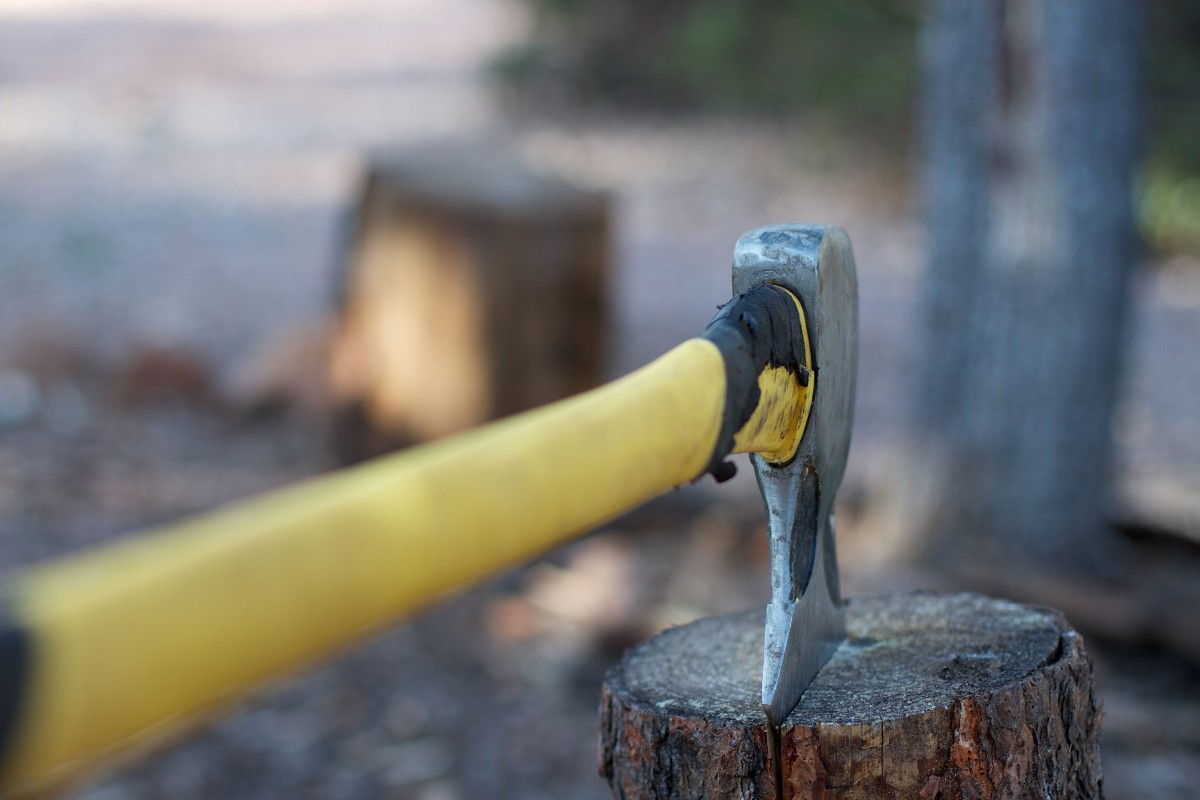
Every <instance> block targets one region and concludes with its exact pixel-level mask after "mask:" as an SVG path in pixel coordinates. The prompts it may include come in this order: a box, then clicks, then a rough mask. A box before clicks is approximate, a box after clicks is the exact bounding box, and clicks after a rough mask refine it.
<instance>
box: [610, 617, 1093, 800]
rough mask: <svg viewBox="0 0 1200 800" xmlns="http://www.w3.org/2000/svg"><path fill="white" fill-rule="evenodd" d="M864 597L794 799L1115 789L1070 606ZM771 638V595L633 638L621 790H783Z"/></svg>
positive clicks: (794, 720) (795, 767) (763, 794)
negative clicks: (771, 752) (1106, 785)
mask: <svg viewBox="0 0 1200 800" xmlns="http://www.w3.org/2000/svg"><path fill="white" fill-rule="evenodd" d="M847 613H848V619H847V622H848V630H849V639H848V640H847V642H846V643H845V644H844V645H842V647H841V648H840V649H839V650H838V651H837V653H836V654H835V655H834V656H833V658H832V660H830V662H829V663H828V664H827V665H826V667H825V668H824V669H823V670H822V671H821V672H820V674H819V675H818V676H817V678H816V680H815V681H814V683H813V684H812V686H810V687H809V689H808V690H807V691H806V692H805V694H804V696H803V697H802V698H801V700H800V705H799V706H797V708H796V710H795V711H793V712H792V714H791V716H790V717H789V718H788V721H787V724H786V725H785V726H784V727H783V730H782V732H781V752H782V754H783V755H782V758H781V763H780V764H779V765H778V766H779V775H780V776H781V779H782V782H783V784H784V786H785V787H786V789H785V791H784V793H783V794H784V796H785V797H787V798H790V800H804V799H806V798H839V800H857V799H858V798H864V799H865V798H881V797H897V798H900V797H904V798H910V797H911V798H939V800H953V798H1012V799H1013V800H1016V799H1017V798H1030V799H1031V800H1032V799H1033V798H1038V799H1039V800H1044V799H1045V798H1050V800H1062V799H1064V798H1098V797H1100V760H1099V752H1098V743H1099V735H1100V713H1099V709H1098V707H1097V704H1096V699H1095V697H1094V695H1093V694H1092V683H1091V662H1090V660H1089V659H1088V657H1087V654H1086V652H1085V651H1084V648H1083V641H1082V639H1081V638H1080V637H1079V635H1078V634H1076V633H1075V632H1074V631H1072V630H1071V629H1070V628H1069V627H1068V625H1067V624H1066V622H1065V620H1064V619H1063V618H1062V617H1061V616H1060V615H1058V614H1057V613H1055V612H1052V611H1048V610H1046V609H1035V608H1029V607H1026V606H1020V605H1016V604H1012V603H1007V602H1003V601H998V600H990V599H988V598H984V597H981V596H979V595H946V596H938V595H931V594H911V595H892V596H887V597H875V598H855V599H852V600H851V601H850V602H849V603H848V605H847ZM762 637H763V615H762V612H761V611H753V612H746V613H742V614H732V615H726V616H721V617H711V618H709V619H705V620H701V621H699V622H697V623H693V624H691V625H687V626H684V627H681V628H673V629H671V630H668V631H666V632H665V633H662V634H660V635H659V636H657V637H655V638H654V639H652V640H650V641H649V642H647V643H645V644H643V645H640V646H638V647H635V648H634V649H632V650H630V651H629V652H628V653H626V655H625V657H624V658H623V659H622V661H621V663H620V664H619V665H618V666H616V667H615V668H614V669H613V670H611V671H610V672H609V674H608V675H607V676H606V678H605V681H604V689H603V699H602V706H601V723H600V726H601V731H600V736H601V742H600V747H601V752H600V772H601V774H602V775H603V776H604V777H605V778H607V779H608V781H609V784H610V786H611V787H612V790H613V794H614V796H616V797H619V798H623V799H624V800H634V799H635V798H656V800H674V799H676V798H679V799H682V798H708V799H709V800H716V799H717V798H740V799H741V800H755V799H756V798H764V799H765V798H778V797H779V794H778V793H777V791H776V784H775V766H776V765H774V764H770V763H768V758H767V752H768V747H767V736H768V733H767V730H766V718H765V716H764V714H763V711H762V705H761V701H760V689H759V678H760V675H761V665H762V662H761V659H762Z"/></svg>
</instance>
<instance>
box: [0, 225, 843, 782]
mask: <svg viewBox="0 0 1200 800" xmlns="http://www.w3.org/2000/svg"><path fill="white" fill-rule="evenodd" d="M734 290H735V292H737V294H736V295H735V296H734V298H733V299H732V300H731V301H730V302H729V303H728V304H726V305H725V306H724V307H723V308H722V309H721V311H720V312H719V313H718V314H717V316H716V317H715V318H714V319H713V321H712V323H710V325H709V326H708V328H707V330H706V331H705V332H704V333H703V334H702V335H701V336H699V337H697V338H695V339H691V340H688V341H686V342H684V343H683V344H681V345H679V346H678V347H676V348H675V349H673V350H671V351H670V352H668V353H667V354H666V355H664V356H662V357H661V358H659V359H658V360H656V361H654V362H652V363H651V364H649V365H647V366H646V367H643V368H642V369H640V370H638V371H636V372H634V373H632V374H630V375H628V376H626V377H624V378H621V379H619V380H617V381H614V382H613V383H611V384H608V385H606V386H603V387H600V388H599V389H595V390H593V391H591V392H587V393H585V394H582V395H579V396H577V397H574V398H570V399H567V400H564V401H562V402H559V403H555V404H552V405H549V406H546V407H543V408H541V409H536V410H534V411H531V412H527V413H524V414H521V415H517V416H515V417H512V418H510V419H508V420H503V421H500V422H497V423H493V424H491V425H487V426H484V427H482V428H479V429H476V430H474V431H470V432H467V433H465V434H462V435H459V436H456V437H453V438H450V439H447V440H443V441H440V442H436V443H433V444H430V445H426V446H423V447H419V448H414V449H412V450H408V451H405V452H402V453H399V454H396V455H392V456H386V457H384V458H380V459H377V460H375V461H372V462H369V463H366V464H363V465H360V466H357V467H353V468H350V469H346V470H343V471H341V472H338V473H334V474H331V475H327V476H323V477H318V478H314V479H311V480H308V481H305V482H302V483H300V484H297V485H295V486H292V487H289V488H286V489H283V490H280V491H277V492H274V493H272V494H268V495H265V496H262V497H259V498H254V499H250V500H247V501H243V502H240V503H237V504H234V505H232V506H229V507H227V508H224V509H220V510H217V511H214V512H211V513H208V514H205V515H202V516H199V517H195V518H192V519H190V520H185V521H183V522H180V523H177V524H173V525H170V526H168V527H166V528H163V529H161V530H158V531H151V532H149V533H146V534H141V535H138V536H134V537H129V538H127V539H125V540H122V541H119V542H117V543H115V544H112V545H109V546H106V547H103V548H100V549H97V550H95V551H92V552H88V553H83V554H80V555H75V556H69V557H67V558H64V559H61V560H58V561H52V562H49V563H46V564H44V565H40V566H35V567H33V568H30V569H28V570H26V571H24V572H23V573H20V574H17V575H15V576H14V577H12V578H11V579H10V580H9V581H8V584H7V586H6V587H5V593H4V598H5V602H4V617H3V624H2V625H0V793H5V792H21V791H25V790H32V791H36V790H39V789H44V788H47V787H53V786H55V785H59V784H60V783H62V782H63V781H64V780H67V779H68V778H70V777H71V776H72V775H74V774H75V773H76V772H78V771H80V770H82V769H86V768H87V767H88V766H89V765H92V764H94V763H96V762H99V761H103V760H105V759H107V758H110V757H112V756H114V755H116V754H119V753H121V752H123V751H126V750H129V749H131V748H136V747H138V746H144V745H146V744H147V743H150V742H153V741H154V740H155V739H156V738H158V737H160V736H162V735H163V734H164V733H166V732H169V731H172V730H175V729H178V728H179V727H181V726H182V725H184V724H185V723H186V722H187V721H188V720H190V719H195V718H197V717H202V716H203V715H204V714H205V713H206V712H211V711H213V710H216V709H219V708H221V707H224V706H225V705H228V704H229V703H230V702H231V701H232V700H235V699H236V698H237V697H239V696H241V695H243V694H245V693H247V692H249V691H251V690H252V689H254V688H255V687H257V686H259V685H261V684H263V683H264V682H266V681H267V680H269V679H271V678H272V677H275V676H277V675H280V674H284V673H287V672H289V671H292V670H295V669H297V668H299V667H302V666H305V665H308V664H311V663H313V662H315V661H318V660H320V659H321V658H322V657H325V656H327V655H329V654H332V653H334V652H336V651H338V650H340V649H342V648H344V647H346V646H348V645H350V644H352V643H353V642H355V641H357V640H359V639H361V638H362V637H364V636H365V635H367V634H369V633H371V632H373V631H375V630H378V629H380V628H382V627H384V626H386V625H389V624H392V623H394V622H396V621H397V620H400V619H403V618H404V617H405V616H407V615H411V614H412V613H413V612H415V611H417V610H419V609H420V608H422V607H423V606H426V605H428V604H430V603H432V602H433V601H435V600H436V599H438V598H439V597H442V596H444V595H446V594H448V593H450V592H453V591H454V590H456V589H459V588H462V587H464V586H467V585H470V584H471V583H473V582H475V581H478V580H480V579H482V578H484V577H487V576H489V575H492V574H495V573H497V572H499V571H501V570H504V569H506V568H509V567H513V566H516V565H519V564H521V563H524V562H526V561H528V560H529V559H532V558H534V557H536V556H538V555H539V554H541V553H544V552H546V551H547V550H549V549H551V548H553V547H555V546H557V545H559V544H562V543H564V542H566V541H568V540H569V539H571V538H573V537H574V536H577V535H579V534H581V533H583V532H585V531H587V530H589V529H591V528H593V527H595V526H596V525H598V524H600V523H602V522H604V521H606V520H608V519H610V518H612V517H613V516H615V515H617V514H619V513H621V512H624V511H626V510H628V509H630V508H633V507H634V506H636V505H638V504H640V503H642V502H644V501H646V500H649V499H650V498H652V497H654V496H656V495H658V494H660V493H662V492H664V491H666V490H669V489H671V488H673V487H676V486H679V485H681V484H684V483H687V482H689V481H692V480H695V479H696V478H698V477H700V476H703V475H704V474H705V473H708V472H711V473H712V474H713V475H714V476H715V477H717V479H718V480H723V479H724V478H727V477H729V476H730V475H731V474H732V470H733V467H732V464H730V463H728V462H727V461H726V460H725V459H726V457H727V456H728V455H730V454H731V453H742V452H746V453H753V454H755V455H754V457H753V458H754V468H755V472H756V475H757V477H758V481H759V485H760V487H761V489H762V492H763V496H764V500H765V503H766V506H767V512H768V523H769V528H770V536H771V565H772V568H771V592H772V594H771V602H770V604H769V606H768V609H767V615H766V646H765V653H764V668H763V704H764V710H765V713H766V716H767V719H768V721H769V723H770V726H771V729H772V731H774V732H776V734H777V731H778V727H779V726H780V725H781V724H782V723H783V721H784V719H785V718H786V716H787V714H788V713H789V712H790V711H791V709H792V708H793V707H794V706H795V705H796V702H797V701H798V700H799V698H800V695H801V693H802V692H803V691H804V689H805V687H806V686H807V685H808V683H809V682H810V681H811V680H812V678H813V676H815V674H816V673H817V671H818V670H819V669H820V667H821V665H822V664H823V663H824V662H825V660H827V659H828V658H829V656H830V655H831V653H832V651H833V649H834V648H835V647H836V645H837V642H838V641H839V640H840V639H841V638H843V637H844V633H843V630H844V627H843V623H842V616H841V606H840V601H839V597H838V589H837V586H838V582H837V567H836V564H835V562H834V555H833V521H832V503H833V497H834V493H835V491H836V489H837V485H838V483H839V482H840V480H841V475H842V471H843V469H844V466H845V459H846V448H847V444H848V440H849V431H850V424H851V418H852V415H853V401H854V375H855V359H856V330H857V319H856V315H857V311H856V308H857V306H856V282H855V275H854V259H853V255H852V253H851V249H850V243H849V239H848V238H847V237H846V234H845V232H844V231H842V230H841V229H839V228H833V227H824V226H816V225H782V226H774V227H770V228H762V229H759V230H755V231H751V232H750V233H748V234H746V235H745V236H744V237H742V239H741V240H740V241H739V243H738V245H737V249H736V251H735V254H734ZM775 738H776V739H777V735H776V737H775Z"/></svg>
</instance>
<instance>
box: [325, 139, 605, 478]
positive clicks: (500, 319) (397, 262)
mask: <svg viewBox="0 0 1200 800" xmlns="http://www.w3.org/2000/svg"><path fill="white" fill-rule="evenodd" d="M608 245H609V243H608V202H607V196H606V195H605V194H604V193H601V192H595V191H585V190H582V189H579V188H577V187H574V186H572V185H569V184H567V183H565V182H563V181H560V180H557V179H554V178H551V177H548V176H545V175H543V174H539V173H535V172H534V171H532V170H531V169H529V168H527V167H525V166H524V165H522V163H521V162H520V161H519V160H517V159H516V158H515V157H514V156H512V155H511V154H506V153H505V152H504V151H503V150H496V149H495V148H490V149H489V148H484V147H479V146H469V145H462V146H452V147H447V146H442V147H436V148H431V149H418V150H414V151H412V152H409V153H407V154H402V155H390V156H386V157H378V158H376V159H374V160H373V161H372V162H371V163H370V165H369V167H368V169H367V175H366V180H365V183H364V187H363V190H362V195H361V199H360V201H359V204H358V210H357V219H356V221H355V225H354V230H353V235H352V237H351V241H350V243H349V247H348V251H347V253H346V255H345V257H344V268H343V273H342V276H341V279H340V287H339V299H338V305H339V323H340V324H339V329H338V331H337V332H336V334H335V337H334V345H333V348H332V375H333V382H334V386H335V392H336V394H337V396H338V397H339V398H341V403H340V405H341V408H340V410H339V412H338V414H337V416H338V418H339V425H338V426H337V428H338V430H337V432H336V433H335V436H336V438H337V440H338V441H337V444H338V448H339V450H340V451H341V452H342V453H343V455H344V456H346V457H347V458H348V459H349V460H355V459H357V458H361V457H367V456H371V455H377V454H379V453H381V452H383V451H386V450H389V449H393V448H394V447H396V446H400V445H405V444H412V443H415V442H419V441H425V440H429V439H433V438H437V437H440V436H443V435H447V434H451V433H455V432H458V431H460V430H463V429H465V428H469V427H471V426H474V425H476V424H479V423H481V422H484V421H487V420H490V419H495V418H497V417H501V416H505V415H508V414H512V413H515V412H517V411H523V410H525V409H528V408H532V407H534V406H537V405H541V404H544V403H548V402H551V401H553V400H557V399H560V398H562V397H566V396H568V395H571V394H575V393H578V392H581V391H584V390H586V389H589V388H591V387H593V386H595V385H596V384H598V383H599V382H600V381H601V380H602V379H603V377H604V374H603V370H604V357H605V350H606V348H605V342H606V338H607V337H606V334H607V272H608V261H609V252H608Z"/></svg>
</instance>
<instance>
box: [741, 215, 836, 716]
mask: <svg viewBox="0 0 1200 800" xmlns="http://www.w3.org/2000/svg"><path fill="white" fill-rule="evenodd" d="M761 283H774V284H777V285H780V286H783V287H784V288H786V289H789V290H790V291H791V292H792V293H793V294H795V295H796V296H797V297H799V298H800V301H801V304H802V305H803V306H804V314H805V317H806V322H807V324H808V335H809V340H810V343H811V346H812V354H813V389H812V393H813V405H812V411H811V412H810V414H809V418H808V424H807V426H806V427H805V431H804V436H803V438H802V439H801V441H800V447H799V450H798V451H797V453H796V455H795V457H794V458H792V459H791V460H790V461H788V462H787V463H785V464H773V463H770V462H768V461H766V460H765V459H763V458H762V457H761V456H758V455H754V456H751V459H752V461H753V463H754V472H755V476H756V477H757V478H758V485H759V488H760V489H761V490H762V495H763V500H764V501H765V503H766V507H767V521H768V527H769V530H770V537H771V544H770V552H771V601H770V603H769V604H768V605H767V615H766V631H765V638H764V652H763V679H762V701H763V709H764V710H765V711H766V714H767V719H768V721H769V722H770V723H771V725H772V726H773V727H774V728H775V729H776V730H777V729H778V728H779V727H780V726H782V725H783V722H784V720H785V719H786V718H787V716H788V714H790V713H791V711H792V709H793V708H795V707H796V704H797V703H798V702H799V700H800V696H801V695H802V694H803V693H804V690H805V689H807V688H808V685H809V684H810V683H811V682H812V680H813V678H814V677H816V675H817V672H819V671H820V669H821V667H822V666H823V665H824V664H825V662H826V661H828V660H829V658H830V656H832V655H833V651H834V650H836V649H837V646H838V644H839V643H840V642H841V641H842V640H843V639H845V636H846V628H845V619H844V613H843V610H842V603H841V592H840V589H839V581H838V570H837V557H836V553H835V550H834V529H833V500H834V495H835V494H836V493H837V489H838V486H839V485H840V484H841V482H842V475H843V473H844V472H845V469H846V455H847V452H848V450H849V448H850V428H851V425H852V423H853V420H854V394H855V383H856V380H857V374H858V281H857V278H856V276H855V270H854V253H853V252H852V250H851V248H850V239H849V238H848V237H847V236H846V232H845V231H843V230H842V229H841V228H835V227H830V226H825V225H806V224H789V225H773V226H770V227H766V228H758V229H757V230H753V231H750V232H749V233H747V234H746V235H745V236H743V237H742V238H741V239H740V240H738V243H737V247H736V248H735V249H734V254H733V291H734V293H735V294H736V293H738V292H742V291H745V290H746V289H749V288H751V287H753V286H755V285H757V284H761Z"/></svg>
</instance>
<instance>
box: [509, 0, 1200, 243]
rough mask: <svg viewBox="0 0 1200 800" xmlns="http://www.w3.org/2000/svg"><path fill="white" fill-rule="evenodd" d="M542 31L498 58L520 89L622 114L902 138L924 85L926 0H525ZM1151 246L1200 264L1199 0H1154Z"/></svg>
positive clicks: (1143, 205) (1142, 184)
mask: <svg viewBox="0 0 1200 800" xmlns="http://www.w3.org/2000/svg"><path fill="white" fill-rule="evenodd" d="M521 2H523V3H525V4H527V5H528V6H529V7H530V9H531V12H532V15H533V18H534V25H533V28H532V31H533V33H532V35H531V37H530V38H529V39H528V40H527V41H524V42H522V43H521V44H519V45H516V46H514V47H511V48H509V49H508V50H506V51H505V52H504V53H503V54H502V55H501V56H500V57H499V58H498V59H497V60H496V62H495V65H494V69H495V72H496V75H497V77H498V78H499V79H500V81H501V82H502V83H503V84H504V85H505V86H507V87H508V88H509V89H510V90H511V91H513V92H515V93H516V94H517V95H518V96H520V97H522V98H524V99H527V100H532V101H533V102H535V103H536V102H537V101H538V99H539V98H546V97H550V98H553V99H554V101H555V102H562V101H563V100H567V101H571V102H577V103H580V104H583V105H588V106H593V105H600V106H605V105H609V106H618V107H622V108H626V109H630V108H632V109H639V108H656V109H670V110H680V109H689V110H701V111H704V110H709V111H714V112H722V111H723V112H730V111H743V112H752V113H756V114H764V115H791V114H796V113H797V112H799V113H801V114H802V115H803V116H804V117H805V118H806V119H807V120H808V121H809V122H810V123H812V124H814V125H816V126H818V127H819V128H821V129H824V130H826V131H828V132H829V133H831V134H833V135H835V136H838V137H844V136H851V137H855V136H856V135H858V134H868V135H870V134H878V132H879V131H881V130H886V131H888V132H889V135H892V136H894V137H895V138H894V140H893V142H892V145H893V148H892V150H893V152H894V153H896V154H897V155H898V156H901V157H903V156H904V155H906V154H907V153H908V152H909V150H910V148H909V142H910V141H911V135H910V134H911V128H912V125H911V120H912V119H913V117H914V110H913V107H914V104H915V101H916V98H917V96H918V92H919V85H918V84H919V75H918V68H917V47H918V44H917V38H918V37H917V34H918V31H919V27H920V23H921V17H922V7H923V4H922V3H921V2H919V0H849V2H843V1H841V0H749V1H747V0H660V1H659V2H656V3H640V2H638V0H521ZM1146 26H1147V31H1146V34H1147V35H1146V40H1145V41H1146V48H1145V52H1146V57H1145V62H1144V68H1145V72H1144V76H1143V85H1144V88H1145V93H1146V94H1145V116H1146V125H1145V150H1144V153H1145V155H1144V161H1143V166H1142V169H1141V171H1140V180H1139V183H1138V186H1137V188H1136V197H1135V202H1136V204H1137V214H1138V219H1139V222H1140V226H1141V232H1142V236H1143V239H1144V241H1145V244H1146V245H1147V247H1148V248H1149V249H1150V251H1151V252H1152V253H1154V254H1155V255H1157V256H1161V257H1167V258H1171V257H1176V256H1185V257H1186V258H1184V259H1182V261H1183V262H1184V263H1191V264H1193V265H1195V264H1197V263H1200V4H1197V3H1196V2H1194V0H1149V2H1147V3H1146Z"/></svg>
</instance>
